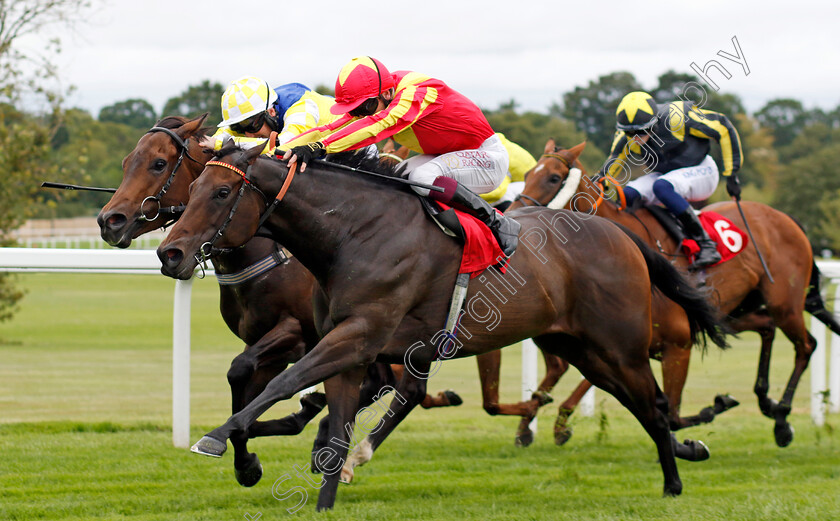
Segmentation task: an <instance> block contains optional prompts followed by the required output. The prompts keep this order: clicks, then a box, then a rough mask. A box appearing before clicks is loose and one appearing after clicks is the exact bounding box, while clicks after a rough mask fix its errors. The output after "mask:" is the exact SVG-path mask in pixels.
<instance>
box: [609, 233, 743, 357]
mask: <svg viewBox="0 0 840 521" xmlns="http://www.w3.org/2000/svg"><path fill="white" fill-rule="evenodd" d="M619 227H620V228H621V229H622V230H623V231H624V233H626V234H627V235H628V236H629V237H630V238H631V239H633V242H635V243H636V246H637V247H638V248H639V250H641V252H642V255H643V256H644V258H645V263H647V267H648V272H649V273H650V281H651V283H652V284H653V285H654V287H656V289H658V290H659V291H661V292H662V294H663V295H665V296H666V297H668V298H669V299H671V300H673V301H674V302H676V303H677V304H679V306H680V307H681V308H683V309H684V310H685V313H686V315H688V322H689V324H690V326H691V343H692V344H697V343H698V340H702V341H703V345H704V346H705V345H706V338H707V337H708V338H710V339H711V340H712V342H714V343H715V345H717V346H718V347H720V348H721V349H726V348H728V347H729V344H727V343H726V334H725V333H726V328H725V327H724V326H723V324H722V323H721V321H720V320H721V317H720V313H719V312H718V310H717V309H715V308H714V307H713V306H712V305H711V304H710V303H709V299H708V293H707V292H704V291H702V290H700V289H697V288H695V287H694V286H693V285H692V284H691V283H689V282H688V280H686V278H685V277H684V276H683V275H682V274H680V272H679V271H678V270H677V268H675V267H674V266H673V265H672V264H671V263H670V262H669V261H668V259H666V258H665V257H664V256H662V255H660V254H659V253H658V252H656V251H655V250H654V249H653V248H651V247H650V246H648V245H647V243H645V242H644V241H643V240H642V239H641V238H640V237H639V236H638V235H636V234H635V233H633V232H631V231H630V230H629V229H627V228H625V227H624V226H621V225H619Z"/></svg>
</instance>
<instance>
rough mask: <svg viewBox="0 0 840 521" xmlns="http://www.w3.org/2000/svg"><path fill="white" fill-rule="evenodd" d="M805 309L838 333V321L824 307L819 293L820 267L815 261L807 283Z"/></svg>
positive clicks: (839, 328)
mask: <svg viewBox="0 0 840 521" xmlns="http://www.w3.org/2000/svg"><path fill="white" fill-rule="evenodd" d="M805 311H807V312H808V313H810V314H811V315H812V316H813V317H814V318H816V319H817V320H819V321H820V322H822V323H823V324H825V325H826V326H827V327H828V328H829V329H830V330H831V331H832V332H833V333H834V334H836V335H840V323H838V322H837V320H836V319H835V318H834V315H833V314H832V313H831V312H830V311H828V310H827V309H825V303H824V302H823V298H822V294H821V293H820V269H819V268H818V267H817V263H816V262H814V265H813V266H812V267H811V281H810V284H808V293H807V294H806V295H805Z"/></svg>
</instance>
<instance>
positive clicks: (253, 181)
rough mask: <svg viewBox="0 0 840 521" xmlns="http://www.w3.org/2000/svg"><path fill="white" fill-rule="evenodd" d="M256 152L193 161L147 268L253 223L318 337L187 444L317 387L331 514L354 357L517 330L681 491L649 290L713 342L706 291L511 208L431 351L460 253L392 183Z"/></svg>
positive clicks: (355, 378) (234, 235)
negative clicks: (180, 202)
mask: <svg viewBox="0 0 840 521" xmlns="http://www.w3.org/2000/svg"><path fill="white" fill-rule="evenodd" d="M258 148H259V147H255V148H252V149H249V150H244V151H243V150H241V149H238V148H237V147H230V148H229V147H225V148H223V149H222V150H221V151H220V152H219V153H218V154H217V157H218V159H217V160H214V161H212V162H208V164H207V166H206V168H205V170H204V172H203V173H202V174H201V176H199V177H198V179H197V180H196V181H195V182H194V183H193V184H192V186H191V189H190V190H191V198H190V203H189V204H188V205H187V208H186V210H185V212H184V214H183V215H182V216H181V218H180V219H179V221H178V222H177V223H176V224H175V225H174V226H173V228H172V230H171V231H170V233H169V236H168V237H167V238H166V239H165V240H164V241H163V242H162V243H161V245H160V246H159V247H158V256H159V258H160V259H161V263H162V268H161V271H162V272H163V273H164V274H166V275H168V276H171V277H174V278H179V279H186V278H189V277H190V276H192V273H193V270H194V269H195V267H196V265H197V264H198V261H199V259H200V253H201V252H202V251H206V250H207V249H208V248H232V247H237V246H239V245H241V244H244V243H245V242H247V241H248V240H249V239H250V238H251V237H252V236H253V235H254V234H255V233H256V232H257V230H258V228H260V227H261V226H262V227H263V229H265V230H267V231H268V232H269V233H270V234H271V236H272V237H274V238H276V239H277V240H279V241H281V242H282V243H283V244H284V245H285V246H286V247H287V248H288V249H289V250H290V251H291V252H292V253H293V254H294V255H295V256H296V257H297V258H298V259H300V261H301V262H302V263H303V264H304V265H305V266H306V267H307V268H308V269H309V271H310V272H311V273H312V274H313V275H314V276H315V278H316V280H317V281H318V283H319V286H320V288H321V291H320V292H318V293H316V298H315V311H316V325H317V326H318V328H319V332H320V333H321V335H322V338H321V341H320V342H319V343H318V345H316V346H315V347H314V348H313V349H312V350H311V351H309V352H308V353H307V354H306V355H304V356H303V358H301V359H300V360H299V361H298V362H297V363H295V364H294V365H293V366H292V367H291V368H289V369H287V370H285V371H283V372H282V373H280V374H279V375H278V376H277V377H275V378H274V379H273V380H272V381H271V382H269V384H268V385H267V386H266V388H265V390H264V391H263V393H261V394H260V395H259V396H258V397H256V398H255V399H254V400H253V401H251V403H249V404H248V405H247V406H246V407H245V408H244V409H242V410H241V411H240V412H238V413H236V414H234V415H233V416H231V417H230V418H229V419H228V421H227V422H226V423H225V424H224V425H222V426H220V427H218V428H216V429H214V430H213V431H211V432H210V433H208V434H207V435H206V436H205V437H203V438H202V439H201V440H200V441H199V442H198V443H196V445H195V446H194V447H193V450H194V451H196V452H200V453H203V454H207V455H213V456H221V455H222V454H223V453H224V452H225V450H226V448H227V443H226V441H227V440H228V439H229V438H231V437H232V436H247V431H248V430H249V428H250V426H251V425H252V423H253V422H254V421H255V420H256V419H257V418H258V417H259V416H260V415H261V414H262V413H264V412H265V411H266V410H268V408H269V407H271V405H272V404H274V403H276V402H277V401H280V400H286V399H289V398H291V397H292V396H294V394H295V393H297V392H298V391H300V390H301V389H305V388H307V387H309V386H311V385H314V384H317V383H319V382H325V388H326V392H327V402H328V405H329V408H330V445H329V447H326V448H325V449H322V451H321V452H322V454H321V456H324V458H323V460H325V465H324V469H325V478H324V479H325V483H324V484H323V486H322V487H321V489H320V493H319V498H318V505H317V507H318V509H325V508H332V506H333V505H334V503H335V495H336V490H337V485H338V479H339V470H340V468H341V464H342V463H343V461H344V459H345V457H346V454H347V449H348V448H349V442H348V440H349V437H350V435H352V427H351V426H352V425H353V419H354V415H355V414H356V411H357V410H358V400H359V390H358V389H359V384H360V383H361V380H362V377H363V375H364V373H365V368H366V367H367V366H368V365H369V364H371V363H372V362H374V361H375V360H381V361H387V362H403V363H405V364H406V365H407V367H411V368H412V371H414V372H416V374H418V375H428V374H430V371H431V369H430V368H431V366H432V363H433V362H434V361H436V360H437V361H439V359H440V358H452V357H454V356H458V357H463V356H472V355H477V354H481V353H484V352H487V351H490V350H493V349H498V348H501V347H503V346H506V345H509V344H512V343H514V342H516V341H519V340H521V339H523V338H528V337H532V338H534V341H535V342H536V343H537V345H539V346H541V347H542V349H545V350H549V351H550V352H552V353H554V354H557V355H560V356H562V357H563V358H564V359H566V360H568V361H569V362H570V363H571V364H573V365H575V366H576V367H578V368H579V369H580V370H581V372H582V373H583V374H584V375H586V376H587V378H589V379H590V380H591V381H593V382H595V383H596V384H597V385H598V386H599V387H601V388H602V389H604V390H606V391H607V392H609V393H611V394H613V395H614V396H615V397H616V398H617V399H618V400H619V401H620V402H621V403H622V404H623V405H624V406H625V407H626V408H628V409H629V410H630V411H631V412H632V413H633V414H634V415H635V416H636V418H637V419H638V420H639V422H640V423H641V424H642V425H643V426H644V428H645V430H646V431H647V432H648V434H649V436H650V437H651V438H652V439H653V441H654V443H655V444H656V447H657V452H658V455H659V462H660V466H661V468H662V471H663V476H664V492H665V494H667V495H676V494H679V493H680V492H681V491H682V483H681V481H680V478H679V474H678V471H677V466H676V461H675V449H676V450H677V451H680V450H681V447H682V444H679V443H676V442H675V440H673V439H672V436H671V433H670V430H669V428H668V421H667V418H666V413H667V398H665V396H664V394H663V393H662V391H661V390H659V388H658V385H657V384H656V381H655V379H654V378H653V373H652V371H651V369H650V364H649V363H648V361H647V353H648V346H649V345H650V339H651V329H652V326H651V312H650V294H651V292H652V291H654V290H653V288H652V287H655V288H656V291H662V292H663V293H665V294H666V295H667V296H668V297H669V298H672V299H673V300H675V301H677V302H679V303H680V305H681V306H682V307H683V308H684V309H685V310H686V313H687V314H688V316H689V320H690V321H691V324H692V331H693V333H694V334H707V335H709V336H710V337H711V338H712V339H713V340H714V341H715V342H716V343H718V344H719V345H723V339H722V336H721V335H720V332H719V331H718V329H717V323H716V320H715V316H714V312H713V310H712V308H711V307H710V306H709V305H708V303H707V302H706V300H705V297H704V296H703V295H702V294H701V293H700V292H699V291H697V290H695V289H694V288H693V287H691V286H690V285H688V284H687V282H686V281H685V279H683V278H682V276H681V275H680V274H679V273H678V272H677V270H676V269H674V268H673V267H672V266H671V265H670V264H669V263H668V262H667V261H665V260H664V258H662V257H661V256H659V255H657V254H656V253H655V252H654V251H652V250H651V249H650V248H649V247H647V246H645V245H644V243H643V242H641V240H639V239H638V238H636V239H633V238H631V236H630V235H629V234H628V233H625V232H624V231H622V230H620V229H619V228H617V227H616V226H615V225H614V224H612V223H610V222H609V221H608V220H605V219H600V218H597V217H593V218H591V219H586V220H584V219H580V217H579V214H575V213H573V212H568V211H552V210H544V209H526V210H524V211H520V212H517V213H516V214H514V217H515V218H516V219H517V220H518V221H519V222H520V223H521V224H522V229H523V233H522V239H521V244H522V245H523V246H520V251H519V252H518V253H517V254H515V255H513V257H512V258H511V259H510V262H509V263H507V264H506V269H505V270H504V273H502V270H501V269H499V268H496V267H494V268H490V274H491V275H492V277H493V278H494V280H495V281H496V283H495V284H496V285H495V286H494V287H495V288H496V291H500V292H501V291H505V290H507V291H506V292H505V293H504V294H502V293H498V294H497V293H495V292H493V291H490V289H489V286H487V288H486V289H487V292H486V293H485V292H484V291H480V290H479V291H476V289H475V286H474V285H473V287H472V288H471V289H470V291H469V294H468V296H467V304H466V307H465V310H466V312H465V313H463V314H461V315H460V321H459V327H458V331H459V334H460V337H459V338H452V337H451V336H450V337H446V338H449V339H450V342H449V343H447V344H446V345H440V346H438V347H436V345H437V344H438V340H439V339H440V338H441V336H442V333H441V325H442V321H443V317H445V316H446V311H447V310H448V309H449V304H450V302H449V300H450V295H451V293H452V288H453V286H454V284H455V280H456V277H457V275H458V270H459V265H460V253H461V252H460V245H459V244H458V243H457V242H455V241H454V240H452V239H451V238H449V237H448V236H447V235H444V234H442V233H440V231H439V230H438V228H437V226H436V225H435V224H433V223H432V222H430V221H429V219H428V218H427V217H426V214H425V213H424V211H423V209H422V207H421V204H420V201H419V199H418V198H417V196H416V195H414V194H413V192H411V191H410V190H408V189H405V190H400V189H395V188H394V187H393V186H392V184H394V183H395V182H396V181H392V180H382V179H380V178H372V177H371V178H369V177H364V176H358V175H352V176H351V175H349V174H348V173H347V172H345V171H343V170H340V169H338V168H336V167H335V166H331V165H328V164H321V163H318V162H315V163H313V164H311V165H309V167H308V168H307V171H306V174H304V175H299V176H294V172H293V171H291V172H290V171H289V170H288V167H287V165H286V164H285V163H284V162H281V161H278V160H274V159H271V158H265V157H260V150H259V149H258ZM246 172H247V174H246ZM293 180H294V182H292V181H293ZM272 201H280V202H279V204H275V203H274V202H272ZM371 203H373V204H371ZM572 232H573V233H574V235H573V236H571V237H572V240H568V237H569V236H570V235H568V234H570V233H572ZM561 237H562V239H561ZM523 250H524V251H523ZM499 288H502V289H499ZM502 309H503V310H504V312H502V311H501V310H502ZM427 340H428V341H429V343H430V344H427V343H426V341H427ZM406 374H408V371H406ZM417 383H418V385H416V386H414V387H413V388H411V389H410V390H409V393H410V395H411V396H410V397H409V399H407V400H405V401H406V402H407V404H406V407H405V408H404V409H403V411H402V412H401V413H400V414H394V415H392V416H387V417H386V418H385V419H384V420H382V421H381V422H380V424H379V425H377V426H376V428H377V429H378V428H380V427H381V428H382V430H387V429H388V428H392V427H393V425H395V424H396V423H398V422H399V420H401V419H402V418H403V417H404V416H405V414H407V413H408V412H409V411H410V410H411V408H412V407H413V406H414V405H416V404H417V403H418V402H419V401H420V393H421V392H423V393H424V392H425V380H424V379H422V378H420V379H418V380H417ZM418 391H419V392H418ZM392 407H393V401H392ZM361 412H362V411H359V413H360V414H361ZM356 418H359V416H356ZM360 423H363V422H360ZM345 427H346V428H345ZM326 449H329V450H326Z"/></svg>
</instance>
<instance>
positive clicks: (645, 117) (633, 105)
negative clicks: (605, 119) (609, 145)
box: [615, 91, 657, 132]
mask: <svg viewBox="0 0 840 521" xmlns="http://www.w3.org/2000/svg"><path fill="white" fill-rule="evenodd" d="M656 111H657V106H656V101H655V100H654V99H653V96H651V95H650V94H648V93H647V92H642V91H636V92H631V93H630V94H628V95H626V96H624V97H623V98H622V99H621V103H619V104H618V108H617V109H616V110H615V117H616V124H615V128H617V129H618V130H622V131H624V132H634V131H639V130H645V129H648V128H650V127H652V126H653V125H655V124H656Z"/></svg>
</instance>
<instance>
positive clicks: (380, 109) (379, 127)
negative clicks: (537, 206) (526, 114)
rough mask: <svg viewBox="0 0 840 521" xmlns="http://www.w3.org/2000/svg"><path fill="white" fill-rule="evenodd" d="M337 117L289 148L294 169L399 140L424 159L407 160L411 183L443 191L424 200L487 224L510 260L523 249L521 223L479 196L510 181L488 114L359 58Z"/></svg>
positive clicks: (345, 73) (349, 67)
mask: <svg viewBox="0 0 840 521" xmlns="http://www.w3.org/2000/svg"><path fill="white" fill-rule="evenodd" d="M335 95H336V104H335V105H334V106H333V107H332V109H331V111H332V113H333V114H337V115H341V117H340V118H339V119H338V120H336V121H334V122H332V123H330V124H327V125H324V126H321V127H318V128H315V129H312V130H310V131H308V132H306V133H303V134H301V135H300V136H298V137H297V138H295V139H293V140H292V141H290V142H289V143H287V144H286V146H287V147H288V149H289V151H288V152H287V153H286V155H285V156H284V157H285V159H289V162H290V164H292V163H294V162H300V163H301V171H303V170H304V168H305V164H306V163H307V161H308V160H311V159H313V158H317V157H321V156H323V155H325V154H327V153H335V152H341V151H344V150H355V149H358V148H361V147H364V146H367V145H370V144H373V143H377V142H379V141H381V140H383V139H386V138H389V137H393V138H394V140H395V141H397V142H398V143H400V144H402V145H405V146H406V147H408V148H409V149H411V150H413V151H414V152H417V153H418V154H420V155H417V156H414V157H411V158H409V159H407V160H406V161H405V163H404V164H405V165H406V166H405V171H406V172H407V173H408V178H409V179H410V180H412V181H417V182H421V183H424V184H431V185H434V186H438V187H441V188H443V189H444V191H443V192H435V191H432V192H430V191H429V190H428V189H426V188H422V187H413V188H414V190H415V191H416V192H418V193H419V194H420V195H423V196H428V197H431V198H432V199H436V200H439V201H440V202H442V203H444V204H450V205H452V206H455V207H456V208H457V209H459V210H464V211H466V212H468V213H470V214H472V215H473V216H475V217H477V218H478V219H479V220H481V221H483V222H484V223H485V224H486V225H487V226H488V227H489V228H490V230H491V231H492V232H493V235H494V236H495V237H496V239H497V240H498V242H499V246H500V247H501V249H502V251H503V252H504V254H505V255H508V256H509V255H511V254H512V253H513V251H514V250H515V249H516V245H517V243H518V240H519V239H518V236H519V228H520V225H519V223H518V222H516V221H514V220H512V219H509V218H506V217H505V216H504V215H502V214H500V213H498V212H496V210H494V209H493V208H492V207H491V206H490V205H489V204H487V202H486V201H484V200H483V199H482V198H481V197H479V196H478V195H477V194H481V193H487V192H491V191H493V190H494V189H496V188H497V187H498V186H499V185H500V184H501V183H502V182H503V180H504V179H505V176H506V174H507V171H508V166H509V162H510V160H509V157H508V152H507V150H506V149H505V147H504V145H503V144H502V142H501V139H500V138H499V137H498V136H497V135H496V134H495V133H494V132H493V129H492V128H491V127H490V124H489V123H488V122H487V119H486V118H485V117H484V114H483V113H482V112H481V109H479V108H478V106H476V105H475V103H473V102H472V101H470V100H469V99H467V97H466V96H464V95H463V94H461V93H459V92H457V91H455V90H454V89H452V88H451V87H449V86H448V85H447V84H446V83H444V82H443V81H441V80H438V79H435V78H431V77H429V76H426V75H424V74H420V73H417V72H412V71H396V72H394V73H393V74H392V73H391V72H389V71H388V69H386V68H385V66H384V65H383V64H382V63H381V62H380V61H379V60H375V59H373V58H370V57H369V56H361V57H357V58H353V60H351V61H350V62H349V63H347V64H346V65H345V66H344V67H343V68H342V69H341V72H340V73H339V75H338V79H337V80H336V84H335Z"/></svg>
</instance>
